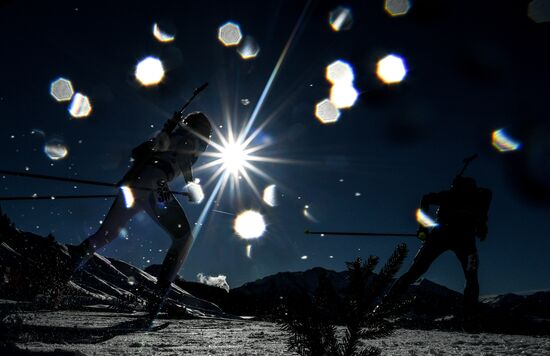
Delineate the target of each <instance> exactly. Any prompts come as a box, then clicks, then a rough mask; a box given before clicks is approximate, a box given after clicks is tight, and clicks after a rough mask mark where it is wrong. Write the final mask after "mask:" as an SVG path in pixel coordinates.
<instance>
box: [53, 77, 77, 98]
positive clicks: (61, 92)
mask: <svg viewBox="0 0 550 356" xmlns="http://www.w3.org/2000/svg"><path fill="white" fill-rule="evenodd" d="M50 95H51V96H53V98H54V99H55V100H57V101H58V102H62V101H69V100H71V98H72V97H73V95H74V89H73V85H72V84H71V81H70V80H68V79H65V78H59V79H56V80H55V81H53V82H52V83H51V84H50Z"/></svg>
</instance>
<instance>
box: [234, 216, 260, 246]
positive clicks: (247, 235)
mask: <svg viewBox="0 0 550 356" xmlns="http://www.w3.org/2000/svg"><path fill="white" fill-rule="evenodd" d="M233 228H234V229H235V232H236V233H237V234H238V235H239V236H240V237H241V238H243V239H245V240H249V239H257V238H259V237H261V236H262V235H263V234H264V232H265V221H264V217H263V216H262V214H260V213H258V212H257V211H254V210H246V211H244V212H242V213H241V214H239V215H238V216H237V218H236V219H235V223H234V225H233Z"/></svg>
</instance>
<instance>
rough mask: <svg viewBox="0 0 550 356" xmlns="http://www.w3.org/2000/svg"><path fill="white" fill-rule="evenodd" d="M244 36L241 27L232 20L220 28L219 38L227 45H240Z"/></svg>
mask: <svg viewBox="0 0 550 356" xmlns="http://www.w3.org/2000/svg"><path fill="white" fill-rule="evenodd" d="M242 38H243V35H242V33H241V28H240V27H239V25H237V24H236V23H233V22H231V21H230V22H227V23H226V24H225V25H223V26H221V27H220V28H219V29H218V39H219V40H220V42H221V43H223V45H224V46H226V47H229V46H236V45H238V44H239V43H240V42H241V40H242Z"/></svg>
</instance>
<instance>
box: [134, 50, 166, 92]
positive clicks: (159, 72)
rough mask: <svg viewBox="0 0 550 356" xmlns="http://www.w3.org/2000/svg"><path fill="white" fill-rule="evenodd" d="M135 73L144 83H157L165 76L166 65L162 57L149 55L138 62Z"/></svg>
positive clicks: (146, 84)
mask: <svg viewBox="0 0 550 356" xmlns="http://www.w3.org/2000/svg"><path fill="white" fill-rule="evenodd" d="M135 75H136V79H137V80H138V81H139V82H140V83H141V84H142V85H145V86H150V85H156V84H158V83H160V82H161V81H162V79H163V78H164V67H163V66H162V62H161V61H160V59H158V58H156V57H147V58H145V59H143V60H141V62H139V63H138V65H137V66H136V72H135Z"/></svg>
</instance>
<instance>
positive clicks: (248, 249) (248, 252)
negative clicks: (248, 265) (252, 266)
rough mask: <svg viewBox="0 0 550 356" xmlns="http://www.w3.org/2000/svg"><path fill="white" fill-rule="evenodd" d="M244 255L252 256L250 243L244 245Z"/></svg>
mask: <svg viewBox="0 0 550 356" xmlns="http://www.w3.org/2000/svg"><path fill="white" fill-rule="evenodd" d="M246 257H248V258H252V245H246Z"/></svg>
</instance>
